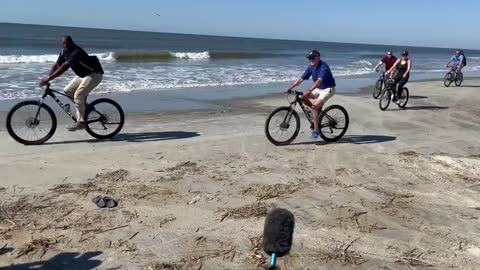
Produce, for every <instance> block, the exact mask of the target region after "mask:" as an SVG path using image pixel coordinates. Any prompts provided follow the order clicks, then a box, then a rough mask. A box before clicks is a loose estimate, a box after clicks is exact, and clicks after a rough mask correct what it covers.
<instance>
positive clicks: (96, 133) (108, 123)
mask: <svg viewBox="0 0 480 270" xmlns="http://www.w3.org/2000/svg"><path fill="white" fill-rule="evenodd" d="M85 115H86V119H87V126H86V130H87V132H88V134H90V135H91V136H92V137H94V138H97V139H100V140H105V139H111V138H113V137H115V135H117V134H118V133H119V132H120V131H121V130H122V128H123V124H124V123H125V114H124V112H123V109H122V107H121V106H120V105H119V104H118V103H117V102H115V101H113V100H111V99H108V98H100V99H97V100H95V101H93V102H92V103H90V104H89V106H88V109H87V113H86V114H85Z"/></svg>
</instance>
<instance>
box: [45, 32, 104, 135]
mask: <svg viewBox="0 0 480 270" xmlns="http://www.w3.org/2000/svg"><path fill="white" fill-rule="evenodd" d="M62 47H63V49H62V51H61V52H60V55H59V56H58V59H57V62H56V63H55V65H53V67H52V69H51V70H50V74H49V76H48V77H47V78H45V79H43V80H41V82H40V86H45V85H47V84H49V83H50V82H51V81H52V80H54V79H55V78H58V77H60V76H61V75H62V74H63V73H65V71H67V70H68V69H69V68H71V69H72V70H73V72H74V73H75V74H76V75H77V76H76V77H75V78H73V79H72V80H71V81H70V83H69V84H68V85H67V86H66V87H65V89H64V90H65V93H66V94H67V96H68V97H69V98H70V99H71V100H72V101H73V102H74V103H75V108H76V111H77V122H76V123H75V124H73V125H72V126H69V127H67V129H68V130H69V131H75V130H78V129H84V128H85V120H84V115H85V107H86V99H87V96H88V94H89V93H90V92H91V91H92V90H93V89H94V88H95V87H97V85H98V84H99V83H100V82H101V81H102V77H103V68H102V65H101V64H100V62H99V61H98V58H97V57H96V56H89V55H88V54H87V53H86V52H85V51H84V50H83V49H82V48H80V47H79V46H78V45H77V44H75V42H73V39H72V37H71V36H64V37H63V39H62Z"/></svg>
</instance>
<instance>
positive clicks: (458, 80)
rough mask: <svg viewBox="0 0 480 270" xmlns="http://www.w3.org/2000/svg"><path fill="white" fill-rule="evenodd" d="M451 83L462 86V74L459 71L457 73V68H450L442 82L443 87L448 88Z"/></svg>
mask: <svg viewBox="0 0 480 270" xmlns="http://www.w3.org/2000/svg"><path fill="white" fill-rule="evenodd" d="M452 82H455V85H456V86H460V85H462V82H463V73H462V72H461V71H457V67H452V68H450V70H449V71H448V72H447V74H445V79H444V80H443V84H444V85H445V87H450V85H451V84H452Z"/></svg>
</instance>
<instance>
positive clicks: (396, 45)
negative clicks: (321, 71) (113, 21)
mask: <svg viewBox="0 0 480 270" xmlns="http://www.w3.org/2000/svg"><path fill="white" fill-rule="evenodd" d="M0 24H19V25H32V26H50V27H65V28H80V29H92V30H108V31H126V32H140V33H158V34H173V35H191V36H207V37H223V38H243V39H257V40H272V41H296V42H322V43H336V44H353V45H368V46H395V47H410V48H426V49H455V50H456V48H450V47H434V46H414V45H398V44H374V43H360V42H340V41H324V40H303V39H282V38H271V37H270V38H268V37H248V36H228V35H212V34H198V33H178V32H159V31H151V30H150V31H149V30H137V29H115V28H99V27H83V26H72V25H55V24H32V23H17V22H2V21H0ZM464 49H467V48H464ZM467 50H475V51H477V49H473V48H470V49H467Z"/></svg>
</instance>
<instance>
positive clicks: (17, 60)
mask: <svg viewBox="0 0 480 270" xmlns="http://www.w3.org/2000/svg"><path fill="white" fill-rule="evenodd" d="M91 55H95V56H97V57H98V58H99V59H100V60H102V61H112V60H114V58H113V53H93V54H91ZM57 59H58V54H43V55H0V64H33V63H54V62H55V61H57Z"/></svg>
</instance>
